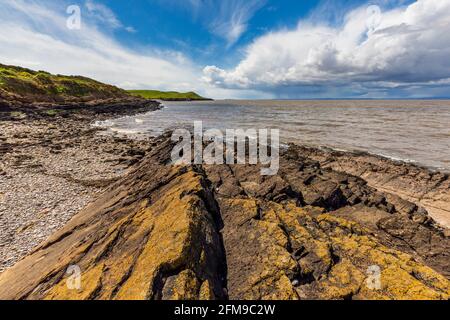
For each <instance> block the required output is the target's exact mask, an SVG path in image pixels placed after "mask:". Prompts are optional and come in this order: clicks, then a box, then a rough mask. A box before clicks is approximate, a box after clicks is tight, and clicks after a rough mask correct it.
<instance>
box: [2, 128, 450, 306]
mask: <svg viewBox="0 0 450 320" xmlns="http://www.w3.org/2000/svg"><path fill="white" fill-rule="evenodd" d="M172 147H173V144H172V143H171V142H170V140H169V139H168V137H167V136H163V137H160V138H159V140H158V141H156V143H155V147H154V148H153V150H151V151H150V152H149V153H148V154H147V156H146V157H145V159H144V160H142V162H141V163H140V164H139V165H138V166H136V167H135V168H134V169H133V170H132V171H131V172H130V173H129V174H128V175H127V176H126V177H124V178H123V179H122V180H120V181H118V182H117V183H115V184H114V185H112V186H111V187H110V188H109V189H108V191H106V192H105V193H104V194H103V195H102V196H101V197H100V198H99V199H98V200H97V201H95V202H94V203H92V204H91V205H89V206H88V207H87V208H85V209H84V210H82V211H81V212H80V213H79V214H78V215H77V216H75V217H74V218H73V219H72V220H71V221H70V222H69V223H68V224H67V225H66V226H65V227H64V228H63V229H62V230H60V231H58V232H57V233H56V234H54V235H53V236H52V237H51V238H50V239H48V240H47V241H46V242H45V243H43V244H42V245H41V246H39V247H38V248H36V250H35V251H34V252H33V253H32V254H30V255H29V256H27V257H26V258H25V259H23V260H22V261H20V262H19V263H17V264H16V265H15V266H14V267H13V268H11V269H9V270H7V271H5V272H4V273H2V274H1V275H0V299H448V298H449V296H450V281H449V277H450V265H449V261H450V259H449V252H450V250H449V249H450V241H449V238H448V237H447V236H446V234H445V232H444V230H443V229H442V228H441V227H439V226H438V225H437V224H436V223H435V222H434V221H433V219H431V218H430V217H429V216H427V214H426V210H424V209H423V208H420V207H418V206H416V205H414V204H412V203H410V202H408V201H407V200H405V199H402V198H400V197H399V196H397V197H396V198H395V197H393V195H392V194H386V193H384V192H382V191H378V190H376V189H374V188H373V187H371V186H369V185H368V184H367V183H366V181H364V180H363V179H361V178H359V177H356V176H352V175H349V174H346V173H344V172H339V171H337V170H333V169H332V168H326V167H324V166H323V164H321V163H320V162H319V161H316V160H312V159H311V158H309V157H306V156H305V155H304V154H303V153H302V150H301V148H296V147H294V146H292V147H291V148H289V149H288V150H286V151H284V152H283V153H282V155H281V163H280V171H279V173H278V175H275V176H269V177H264V176H261V175H260V167H259V166H257V165H256V166H250V165H216V166H206V165H205V166H172V165H171V164H170V152H171V150H172ZM399 203H401V204H403V205H401V206H400V205H399ZM406 205H408V206H410V208H411V209H410V210H406V209H405V206H406ZM71 266H77V268H79V270H80V271H81V278H80V280H81V282H80V284H81V286H80V287H78V288H74V287H73V286H71V285H68V284H69V283H70V281H71V280H72V277H73V274H71V273H67V270H68V269H70V267H71Z"/></svg>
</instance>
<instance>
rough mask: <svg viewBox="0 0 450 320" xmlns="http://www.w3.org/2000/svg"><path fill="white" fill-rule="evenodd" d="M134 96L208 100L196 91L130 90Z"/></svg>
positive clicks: (160, 98)
mask: <svg viewBox="0 0 450 320" xmlns="http://www.w3.org/2000/svg"><path fill="white" fill-rule="evenodd" d="M128 92H129V93H131V94H132V95H134V96H138V97H142V98H146V99H159V100H208V99H206V98H203V97H202V96H200V95H198V94H197V93H195V92H175V91H167V92H165V91H158V90H128Z"/></svg>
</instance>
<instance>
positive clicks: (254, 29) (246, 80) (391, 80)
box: [0, 0, 450, 99]
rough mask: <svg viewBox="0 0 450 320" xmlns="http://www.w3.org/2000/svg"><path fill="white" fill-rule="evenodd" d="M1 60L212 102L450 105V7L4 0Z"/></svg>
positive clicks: (441, 2) (423, 1)
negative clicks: (434, 101) (436, 101)
mask: <svg viewBox="0 0 450 320" xmlns="http://www.w3.org/2000/svg"><path fill="white" fill-rule="evenodd" d="M78 13H79V15H78ZM0 63H3V64H11V65H20V66H24V67H28V68H31V69H35V70H46V71H49V72H52V73H59V74H70V75H83V76H87V77H91V78H94V79H96V80H99V81H102V82H106V83H111V84H114V85H117V86H119V87H122V88H124V89H159V90H176V91H196V92H198V93H200V94H202V95H204V96H207V97H212V98H216V99H221V98H233V99H244V98H251V99H314V98H316V99H331V98H355V99H356V98H364V99H365V98H368V99H370V98H383V99H388V98H443V97H444V98H449V97H450V0H372V1H370V2H367V1H361V0H346V1H342V0H341V1H338V0H278V1H276V0H47V1H35V0H0Z"/></svg>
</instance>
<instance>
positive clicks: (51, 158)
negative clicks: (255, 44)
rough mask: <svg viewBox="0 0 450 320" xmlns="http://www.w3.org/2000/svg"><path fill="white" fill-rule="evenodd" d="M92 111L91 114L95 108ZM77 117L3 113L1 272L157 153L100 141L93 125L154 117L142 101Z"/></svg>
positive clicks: (101, 106)
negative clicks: (20, 116) (136, 116)
mask: <svg viewBox="0 0 450 320" xmlns="http://www.w3.org/2000/svg"><path fill="white" fill-rule="evenodd" d="M92 106H93V107H92ZM91 107H92V108H83V109H78V110H74V108H67V106H66V107H64V106H55V105H52V109H51V110H55V109H56V110H60V111H59V112H58V113H57V114H54V115H49V114H48V113H46V112H45V110H49V109H35V108H30V109H29V110H28V109H20V110H21V112H23V113H24V114H26V118H25V119H15V118H14V117H11V113H10V111H8V112H6V111H4V112H0V119H1V118H2V120H0V159H1V161H0V229H1V230H2V232H1V233H0V272H1V271H3V270H4V269H5V268H8V267H11V266H12V265H13V264H14V263H16V262H17V261H18V260H20V259H21V258H23V257H24V256H26V255H27V254H28V253H30V252H31V250H32V249H33V248H34V247H36V246H37V245H38V244H39V243H41V242H42V241H44V240H45V239H46V238H48V237H49V236H50V235H51V234H53V233H54V232H55V231H57V230H58V229H60V228H61V227H62V226H64V224H65V223H67V221H69V220H70V219H71V218H72V217H73V215H75V214H76V213H77V212H78V211H80V210H81V209H82V208H83V207H85V206H86V205H87V204H88V203H89V202H91V201H93V200H94V199H95V198H96V197H97V196H98V195H99V194H101V192H103V191H104V190H105V188H106V187H107V186H109V185H110V184H111V183H113V182H115V181H116V180H117V179H119V178H120V177H122V176H123V175H124V174H125V172H126V171H127V169H128V168H129V167H130V166H132V165H133V164H135V163H136V162H139V161H140V159H142V158H143V156H144V155H145V153H146V151H147V150H148V148H149V145H151V142H150V141H149V140H140V141H136V140H133V139H127V138H125V137H120V136H111V135H109V134H108V135H102V134H101V132H102V131H103V129H101V128H94V127H92V123H93V121H95V120H105V119H110V118H114V117H120V116H124V115H134V114H137V113H141V112H146V111H151V110H156V109H158V108H160V104H159V103H156V102H150V101H146V100H143V99H130V100H117V101H114V102H112V101H109V102H105V101H103V103H98V104H95V105H94V104H92V105H91Z"/></svg>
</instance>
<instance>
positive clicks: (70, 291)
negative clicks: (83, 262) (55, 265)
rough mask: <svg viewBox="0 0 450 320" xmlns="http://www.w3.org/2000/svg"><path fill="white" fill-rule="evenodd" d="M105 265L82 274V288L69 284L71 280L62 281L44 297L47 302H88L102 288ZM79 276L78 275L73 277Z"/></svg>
mask: <svg viewBox="0 0 450 320" xmlns="http://www.w3.org/2000/svg"><path fill="white" fill-rule="evenodd" d="M103 268H104V265H103V264H99V265H97V266H95V267H93V268H92V269H90V270H88V271H86V272H85V273H82V274H81V278H80V285H81V286H80V287H79V288H76V287H73V286H72V285H70V284H69V280H70V279H67V278H65V279H62V280H61V281H60V282H59V283H58V284H57V285H55V286H54V287H53V288H52V289H51V290H50V291H49V292H48V294H47V295H46V296H45V297H44V299H45V300H86V299H89V298H91V297H92V296H93V294H94V293H95V292H96V291H97V290H98V289H99V288H101V286H102V281H101V278H102V274H103V271H104V269H103ZM73 276H75V277H76V276H77V275H72V276H71V277H73Z"/></svg>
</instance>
